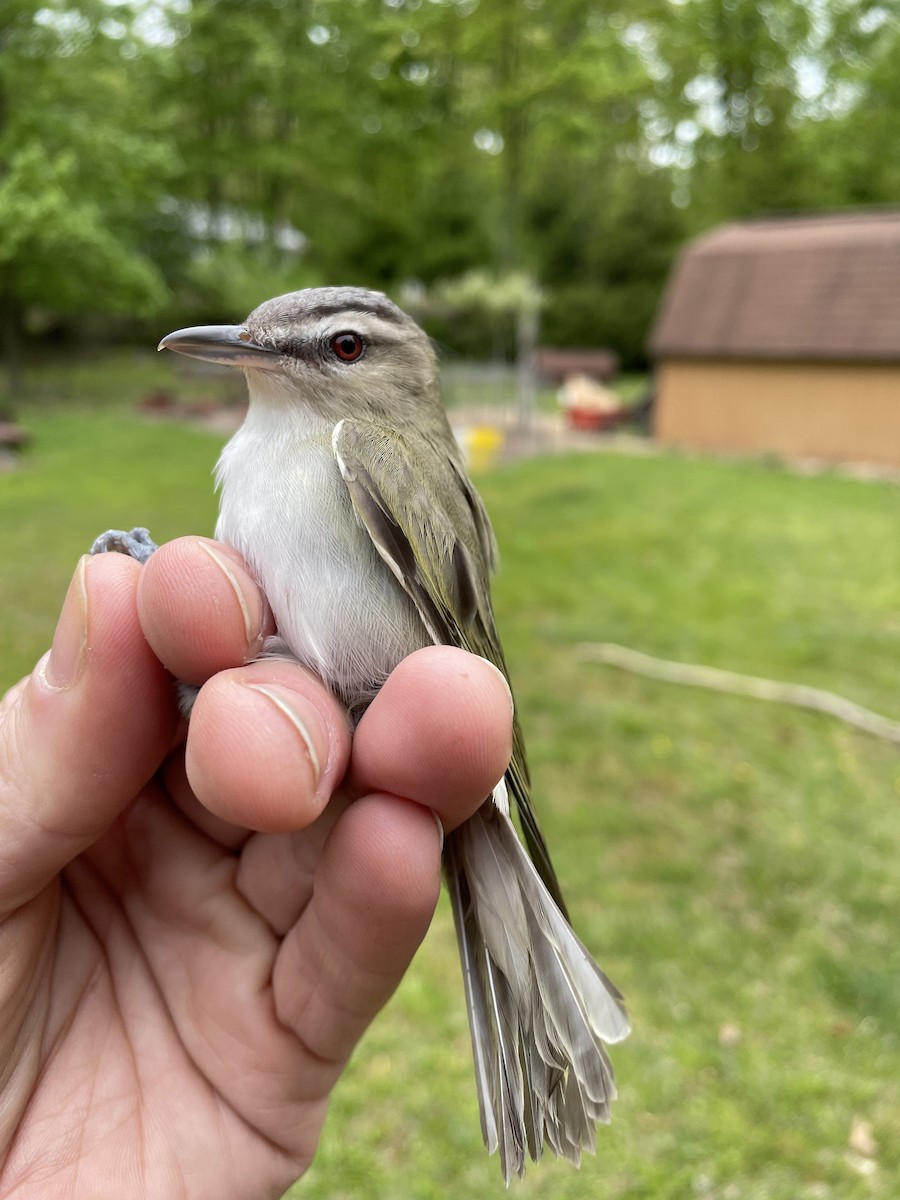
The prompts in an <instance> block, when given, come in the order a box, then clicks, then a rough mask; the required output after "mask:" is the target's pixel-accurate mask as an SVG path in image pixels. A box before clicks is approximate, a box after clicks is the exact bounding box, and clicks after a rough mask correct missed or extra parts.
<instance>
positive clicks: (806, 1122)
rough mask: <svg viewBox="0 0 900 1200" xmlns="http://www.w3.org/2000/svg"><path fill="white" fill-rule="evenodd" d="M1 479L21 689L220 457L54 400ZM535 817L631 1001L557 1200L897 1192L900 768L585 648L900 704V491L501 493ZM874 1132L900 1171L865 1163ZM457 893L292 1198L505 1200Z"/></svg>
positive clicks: (509, 627)
mask: <svg viewBox="0 0 900 1200" xmlns="http://www.w3.org/2000/svg"><path fill="white" fill-rule="evenodd" d="M25 423H26V424H27V425H28V426H29V428H31V429H32V431H33V432H34V434H35V442H34V445H33V447H32V448H31V450H30V451H29V453H28V455H27V457H26V460H25V463H24V466H23V469H22V470H21V471H19V472H17V473H15V474H11V475H7V476H3V477H0V561H2V562H3V564H4V567H3V571H2V573H0V612H2V622H0V673H2V680H3V682H4V683H8V682H11V681H12V680H13V679H14V678H15V677H16V676H17V675H19V674H20V673H21V672H23V671H24V670H26V669H27V667H28V666H29V665H30V664H31V662H33V660H34V658H35V657H36V656H37V655H38V654H39V653H40V652H42V651H43V650H44V649H45V647H46V645H47V644H48V642H49V639H50V635H51V630H52V622H53V617H54V614H55V612H56V611H57V609H58V606H59V603H60V600H61V599H62V596H63V594H64V591H65V587H66V584H67V581H68V577H69V574H70V572H71V569H72V566H73V563H74V559H75V556H76V555H77V553H79V552H80V551H81V550H82V549H84V548H85V547H86V546H87V544H88V543H89V542H90V540H91V538H92V537H93V536H94V534H95V533H97V532H98V531H100V530H101V529H104V528H106V527H108V526H110V525H122V526H126V527H128V526H130V525H132V524H135V523H146V524H148V525H149V526H150V527H151V529H152V530H153V532H154V533H155V534H156V535H157V536H158V537H160V538H169V537H172V536H175V535H177V534H180V533H186V532H203V533H208V532H209V531H210V530H211V528H212V525H213V520H214V500H213V497H212V484H211V480H210V470H211V467H212V465H213V463H214V460H215V458H216V455H217V452H218V445H217V443H216V442H215V440H214V439H211V438H209V437H208V436H205V435H203V434H200V433H197V432H194V431H191V430H189V429H184V428H179V427H176V426H172V425H153V424H145V423H141V422H139V421H137V420H135V419H134V418H132V417H130V416H128V415H127V414H124V413H121V412H119V411H116V409H115V408H114V407H111V408H108V409H106V410H104V411H94V412H89V411H83V412H74V411H62V410H60V409H55V408H50V407H48V408H44V409H41V408H32V409H30V410H29V411H27V412H26V413H25ZM479 482H480V486H481V488H482V491H483V494H484V496H485V499H486V501H487V503H488V507H489V508H490V510H491V512H492V514H493V517H494V520H495V524H496V527H497V533H498V537H499V540H500V544H501V549H502V566H501V572H500V575H499V577H498V580H497V584H496V589H495V595H496V607H497V612H498V618H499V621H500V625H501V629H502V631H503V633H504V640H505V643H506V647H507V651H508V656H509V658H510V661H511V667H512V671H513V677H514V684H515V687H516V692H517V696H518V700H519V705H520V708H521V712H522V719H523V724H524V726H525V731H526V736H527V739H528V742H529V746H530V752H531V762H532V767H533V772H534V776H535V785H536V794H537V798H538V803H539V805H540V808H541V810H542V812H543V814H544V822H545V826H546V831H547V834H548V839H549V841H550V844H551V847H552V848H553V850H554V854H555V858H556V860H557V866H558V870H559V874H560V876H561V878H562V879H563V881H564V883H565V885H566V887H567V891H568V894H569V895H570V898H571V899H570V903H571V908H572V911H573V915H574V919H575V921H576V923H577V926H578V929H579V932H580V933H581V935H582V937H583V939H584V940H585V941H586V943H587V944H588V946H590V947H591V948H592V949H593V950H594V951H595V952H596V954H597V956H598V958H599V959H600V961H601V962H602V964H603V965H604V967H605V968H606V969H607V970H608V971H609V973H610V974H611V975H612V977H613V978H614V979H615V980H616V982H617V983H618V984H619V985H620V987H621V988H622V989H623V991H624V992H625V993H626V996H627V999H628V1002H629V1006H630V1010H631V1014H632V1018H633V1024H634V1034H633V1035H632V1038H631V1039H630V1041H629V1042H627V1043H626V1044H624V1045H623V1046H620V1047H617V1048H616V1050H615V1053H614V1059H615V1064H616V1068H617V1072H618V1078H619V1083H620V1092H621V1099H620V1101H619V1103H618V1105H617V1106H616V1109H615V1116H614V1122H613V1125H612V1126H611V1128H609V1129H607V1130H601V1131H600V1135H599V1138H598V1142H599V1148H598V1154H597V1156H596V1158H592V1159H590V1160H588V1161H586V1162H585V1163H584V1165H583V1166H582V1168H581V1170H580V1171H578V1172H576V1171H573V1170H572V1168H571V1167H569V1166H568V1165H567V1164H565V1163H556V1162H546V1163H544V1164H542V1165H541V1166H540V1167H539V1168H537V1169H533V1170H531V1171H530V1172H529V1175H528V1178H527V1179H526V1181H525V1183H524V1185H522V1186H521V1187H519V1188H518V1189H515V1188H514V1189H513V1190H518V1194H520V1195H522V1196H523V1197H546V1198H550V1197H552V1198H553V1200H589V1198H590V1200H596V1198H597V1197H603V1198H607V1197H608V1198H619V1197H622V1198H625V1197H627V1198H628V1200H669V1198H671V1200H676V1198H677V1200H680V1198H683V1197H684V1198H687V1197H693V1198H696V1197H699V1198H701V1200H702V1198H704V1197H708V1198H710V1200H828V1198H832V1197H833V1198H834V1200H869V1198H871V1197H873V1196H876V1197H885V1198H888V1197H890V1198H891V1200H893V1198H894V1197H896V1196H898V1195H900V1044H898V1029H900V1022H898V1013H900V953H898V935H897V922H898V912H900V870H898V865H897V864H898V861H900V809H898V803H900V753H898V749H897V748H896V747H894V746H890V745H888V744H886V743H883V742H879V741H877V740H875V739H872V738H869V737H866V736H865V735H863V734H862V733H858V732H855V731H853V730H852V729H850V728H848V727H845V726H843V725H840V724H838V723H836V722H834V721H832V720H830V719H828V718H826V717H822V716H816V715H813V714H810V713H807V712H801V711H798V710H794V709H787V708H781V707H777V706H774V705H763V704H760V703H758V702H754V701H751V700H746V699H737V698H734V699H730V698H727V697H723V696H720V695H714V694H708V693H705V692H700V691H696V690H693V689H690V690H687V689H678V688H675V687H673V686H671V685H666V684H661V683H654V682H651V681H649V680H646V679H640V678H637V677H631V676H628V675H624V674H621V673H619V672H616V671H613V670H612V669H610V668H606V667H601V666H597V665H592V664H589V663H585V662H582V661H581V660H580V659H579V655H578V650H577V647H578V645H579V643H581V642H584V641H590V640H596V641H618V642H622V643H625V644H626V645H630V646H634V647H636V648H638V649H642V650H645V651H647V652H649V653H652V654H658V655H661V656H663V657H667V658H677V659H683V660H686V661H694V662H703V663H708V664H711V665H715V666H722V667H728V668H731V669H734V670H738V671H746V672H748V673H752V674H762V675H769V676H772V677H774V678H778V679H784V680H790V681H795V682H802V683H808V684H813V685H816V686H820V687H827V688H831V689H833V690H835V691H838V692H841V693H843V694H845V695H847V696H849V697H851V698H853V699H855V700H857V701H859V702H860V703H863V704H866V705H869V706H870V707H873V708H876V709H878V710H880V711H883V712H885V713H887V714H890V715H894V716H898V715H900V694H898V687H897V681H898V664H900V539H898V537H897V529H898V509H900V490H898V489H897V488H896V487H893V486H889V485H886V484H874V483H871V484H864V483H859V482H855V481H850V480H846V479H841V478H837V477H829V476H824V477H819V478H799V477H795V476H791V475H789V474H787V473H784V472H782V471H780V470H777V469H774V468H771V467H766V466H765V465H761V464H758V463H747V464H733V463H717V462H713V461H702V460H697V461H691V460H688V459H685V458H680V457H675V456H661V457H653V458H627V457H623V456H618V455H616V456H613V455H580V456H576V457H569V458H560V459H555V460H546V461H532V462H524V463H520V464H517V465H514V466H509V467H504V468H502V469H498V470H496V471H495V472H493V473H491V474H490V475H487V476H484V477H483V478H481V480H480V481H479ZM855 1120H856V1121H864V1122H867V1123H868V1124H869V1126H870V1127H871V1132H872V1135H873V1136H874V1139H875V1141H876V1142H877V1151H876V1153H875V1154H874V1155H871V1156H868V1157H867V1156H865V1155H861V1154H860V1153H859V1152H858V1151H856V1150H853V1149H852V1148H850V1147H849V1146H848V1138H849V1135H850V1130H851V1125H852V1124H853V1122H854V1121H855ZM503 1194H504V1189H503V1186H502V1183H501V1180H500V1174H499V1170H498V1167H497V1163H496V1161H493V1160H488V1159H487V1158H486V1156H485V1154H484V1152H483V1149H482V1146H481V1141H480V1135H479V1131H478V1117H477V1111H476V1105H475V1098H474V1090H473V1084H472V1068H471V1063H470V1058H469V1046H468V1032H467V1028H466V1018H465V1010H464V1002H463V995H462V988H461V984H460V979H459V967H458V962H457V959H456V949H455V944H454V939H453V932H452V928H451V923H450V919H449V913H448V911H447V907H446V905H445V904H443V903H442V906H441V909H440V911H439V914H438V918H437V920H436V922H435V925H434V928H433V930H432V932H431V934H430V935H429V937H428V939H427V941H426V943H425V945H424V947H423V949H422V951H421V953H420V955H419V956H418V958H417V959H416V962H415V963H414V965H413V968H412V970H411V971H410V973H409V975H408V977H407V979H406V981H405V982H404V984H403V985H402V987H401V989H400V991H399V993H398V995H397V996H396V998H395V999H394V1001H393V1002H392V1004H391V1005H390V1006H389V1008H388V1010H387V1011H386V1012H385V1013H384V1014H383V1015H382V1017H381V1018H380V1019H379V1020H378V1021H377V1022H376V1024H375V1026H374V1028H373V1030H372V1031H371V1034H370V1036H369V1037H368V1038H367V1039H366V1041H365V1042H364V1044H363V1046H362V1047H361V1049H360V1051H359V1053H358V1054H357V1056H356V1058H355V1060H354V1062H353V1064H352V1065H351V1068H350V1070H349V1072H348V1075H347V1077H346V1078H345V1080H344V1081H343V1082H342V1083H341V1085H340V1086H339V1088H338V1090H337V1092H336V1094H335V1097H334V1101H333V1104H332V1110H331V1115H330V1118H329V1121H328V1124H327V1128H326V1133H325V1138H324V1141H323V1145H322V1149H321V1153H320V1155H319V1158H318V1159H317V1161H316V1163H315V1165H314V1167H313V1169H312V1171H311V1172H310V1174H309V1175H308V1176H307V1178H306V1179H305V1180H304V1181H303V1182H302V1183H301V1184H300V1185H298V1187H297V1188H296V1190H295V1192H292V1193H291V1195H292V1196H294V1195H295V1196H297V1197H308V1198H310V1200H338V1198H341V1200H342V1198H345V1197H346V1198H350V1197H352V1198H353V1200H403V1198H405V1197H408V1198H416V1200H425V1198H431V1197H434V1198H435V1200H437V1198H441V1200H446V1198H448V1197H453V1198H454V1200H483V1198H484V1197H488V1196H496V1197H501V1196H502V1195H503Z"/></svg>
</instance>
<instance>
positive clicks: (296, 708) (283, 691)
mask: <svg viewBox="0 0 900 1200" xmlns="http://www.w3.org/2000/svg"><path fill="white" fill-rule="evenodd" d="M245 686H246V687H248V688H250V690H251V691H253V692H259V694H260V695H261V696H265V698H266V699H267V700H268V701H269V703H270V704H272V705H274V706H275V708H276V709H277V710H278V711H279V712H280V713H281V715H282V716H283V717H285V718H286V719H287V720H288V721H289V722H290V723H291V725H292V726H293V727H294V729H295V730H296V731H297V733H298V734H299V735H300V739H301V741H302V742H303V744H304V745H305V747H306V753H307V756H308V758H309V765H310V767H311V768H312V773H313V786H314V787H318V786H319V780H320V779H321V777H322V760H323V759H324V757H325V755H326V753H327V745H328V744H327V738H326V735H325V732H324V730H323V729H322V727H321V722H320V721H319V716H318V713H317V712H316V711H315V709H314V708H313V706H312V705H311V704H309V703H308V702H307V701H304V700H303V699H302V698H301V697H300V696H297V695H296V694H295V693H294V692H290V691H288V689H287V688H281V687H277V686H276V685H274V684H269V683H248V684H246V685H245ZM301 707H302V708H305V709H307V710H308V711H307V713H306V714H303V713H301V712H300V708H301ZM310 717H312V718H313V721H310V719H309V718H310ZM313 722H315V734H317V735H318V736H315V735H314V733H313V728H314V726H313Z"/></svg>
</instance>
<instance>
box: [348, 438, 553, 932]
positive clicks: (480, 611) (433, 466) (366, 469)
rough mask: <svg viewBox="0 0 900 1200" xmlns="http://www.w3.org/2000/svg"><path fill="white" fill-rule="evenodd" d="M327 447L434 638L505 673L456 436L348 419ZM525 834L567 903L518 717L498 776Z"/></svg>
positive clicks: (488, 541) (483, 542)
mask: <svg viewBox="0 0 900 1200" xmlns="http://www.w3.org/2000/svg"><path fill="white" fill-rule="evenodd" d="M332 447H333V450H334V455H335V458H336V460H337V463H338V466H339V468H340V471H341V476H342V478H343V480H344V483H345V484H346V487H347V491H348V493H349V495H350V499H351V501H352V503H353V507H354V510H355V512H356V515H357V517H358V519H359V521H360V523H361V524H362V526H363V528H364V529H365V530H366V532H367V533H368V535H369V537H370V538H371V539H372V544H373V545H374V547H375V549H376V550H377V552H378V554H379V555H380V556H381V558H382V559H383V560H384V562H385V563H386V564H387V566H388V568H389V569H390V571H391V572H392V573H393V575H394V577H395V578H396V580H397V582H398V584H399V585H400V587H401V588H403V590H404V591H405V592H406V593H407V595H408V596H409V597H410V598H411V599H412V601H413V603H414V604H415V606H416V608H417V610H418V612H419V615H420V616H421V618H422V622H423V624H424V625H425V628H426V629H427V630H428V633H429V636H430V637H431V638H432V640H433V641H434V642H435V643H436V644H438V645H448V646H460V647H461V648H462V649H464V650H468V651H470V652H471V653H473V654H478V655H481V657H482V658H487V659H489V660H490V661H491V662H493V663H494V664H495V665H496V666H497V667H499V668H500V670H501V671H503V673H504V675H506V676H507V678H508V677H509V673H508V671H507V669H506V662H505V660H504V657H503V650H502V648H501V646H500V639H499V637H498V635H497V630H496V626H495V624H494V615H493V611H492V609H491V599H490V585H489V578H490V573H491V571H492V570H493V569H494V566H495V565H496V559H497V550H496V544H495V541H494V534H493V531H492V529H491V525H490V521H489V519H488V516H487V513H486V511H485V509H484V505H483V504H482V501H481V498H480V496H479V495H478V493H477V492H476V491H475V489H474V487H473V486H472V484H471V482H470V481H469V479H468V476H467V475H466V473H465V469H464V467H463V465H462V461H461V459H460V457H459V456H458V454H457V453H456V447H455V445H454V444H452V443H450V444H449V445H448V444H447V443H446V441H445V440H444V439H435V440H429V439H427V438H425V437H421V438H417V439H416V444H415V448H414V449H413V446H411V444H410V441H409V439H406V438H404V437H403V436H402V435H401V434H399V433H398V432H397V431H396V430H394V429H390V428H387V427H385V426H383V425H379V424H377V423H376V422H373V421H365V420H354V419H349V418H348V419H346V420H343V421H340V422H339V423H338V424H337V425H336V426H335V429H334V434H333V437H332ZM506 783H507V789H508V791H509V793H510V795H511V798H512V800H513V802H514V804H515V808H516V811H517V813H518V816H519V821H520V823H521V827H522V832H523V835H524V837H525V842H526V844H527V846H528V850H529V852H530V854H531V857H532V859H533V860H534V863H535V865H536V867H537V868H538V871H539V872H540V875H541V877H542V879H543V880H544V883H545V884H546V885H547V888H548V890H549V891H550V893H551V895H552V896H553V898H554V900H555V901H556V903H557V904H558V905H559V907H560V909H561V911H562V912H563V913H564V914H565V913H566V907H565V903H564V901H563V899H562V895H561V892H560V887H559V881H558V879H557V877H556V872H555V871H554V869H553V864H552V863H551V861H550V855H549V852H548V850H547V844H546V842H545V841H544V837H543V834H542V833H541V830H540V826H539V825H538V821H537V817H536V815H535V812H534V809H533V807H532V804H531V798H530V780H529V776H528V766H527V763H526V759H525V746H524V742H523V740H522V734H521V730H520V728H519V723H518V720H517V719H516V720H515V721H514V727H513V754H512V760H511V762H510V765H509V769H508V771H507V774H506Z"/></svg>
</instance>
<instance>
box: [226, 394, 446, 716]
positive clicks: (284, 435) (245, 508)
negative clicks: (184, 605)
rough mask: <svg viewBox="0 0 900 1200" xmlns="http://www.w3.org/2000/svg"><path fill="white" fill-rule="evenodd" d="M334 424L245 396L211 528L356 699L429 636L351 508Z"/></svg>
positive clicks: (321, 666) (290, 634)
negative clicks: (246, 406) (245, 404)
mask: <svg viewBox="0 0 900 1200" xmlns="http://www.w3.org/2000/svg"><path fill="white" fill-rule="evenodd" d="M331 435H332V426H331V424H330V423H328V422H325V421H322V420H319V419H316V418H309V417H307V418H305V419H304V420H302V421H301V420H298V414H297V412H296V410H293V411H291V410H287V409H285V408H284V407H283V406H278V407H273V406H271V405H268V404H266V405H256V404H254V405H252V406H251V409H250V412H249V414H248V416H247V419H246V421H245V422H244V424H243V426H242V427H241V429H239V430H238V432H237V433H236V434H235V436H234V437H233V438H232V439H231V441H230V442H229V443H228V445H227V446H226V447H225V449H224V450H223V451H222V456H221V458H220V459H219V464H218V467H217V468H216V476H217V480H218V483H219V488H220V491H221V500H220V505H219V520H218V523H217V525H216V537H217V538H219V539H220V540H221V541H223V542H226V543H227V544H228V545H231V546H234V547H235V549H236V550H239V551H240V553H241V554H242V555H243V556H244V558H246V560H247V562H248V563H249V564H250V566H251V568H252V569H253V571H254V573H255V574H256V576H257V578H258V580H259V582H260V584H261V585H262V589H263V591H264V592H265V594H266V596H267V597H268V600H269V603H270V605H271V606H272V611H273V613H274V615H275V620H276V622H277V624H278V632H279V634H280V636H281V638H282V639H283V641H284V642H285V643H286V645H287V647H288V648H289V650H290V651H291V653H292V654H293V655H294V656H295V657H296V658H297V659H298V660H299V661H300V662H302V663H304V664H306V665H307V666H309V667H311V668H312V669H313V670H315V671H316V672H317V673H318V674H319V675H321V677H322V678H323V679H324V680H325V681H326V682H327V683H328V684H329V685H330V686H331V687H332V688H333V689H334V690H335V692H336V693H337V694H338V695H340V696H341V697H342V698H343V699H344V700H345V701H346V702H347V703H348V704H350V705H354V704H359V703H364V702H367V701H368V700H370V699H371V698H372V696H373V695H374V693H375V692H376V691H377V690H378V688H379V687H380V686H381V684H382V683H383V682H384V680H385V679H386V678H387V676H388V675H389V674H390V672H391V671H392V670H393V668H394V667H395V666H396V665H397V663H398V662H399V661H400V660H401V659H402V658H405V657H406V655H407V654H410V653H411V652H412V651H413V650H416V649H418V648H419V647H421V646H425V645H427V644H428V643H429V640H430V639H429V637H428V634H427V632H426V631H425V628H424V626H423V625H422V622H421V620H420V618H419V616H418V613H417V612H416V609H415V606H414V605H413V603H412V601H411V600H410V599H409V597H408V596H407V595H406V593H405V592H403V591H402V589H401V588H400V586H399V584H398V583H397V581H396V580H395V579H394V577H393V576H392V575H391V573H390V571H389V570H388V568H387V567H386V566H385V564H384V563H383V562H382V560H381V559H380V558H379V556H378V554H377V552H376V551H375V549H374V547H373V546H372V543H371V540H370V539H369V536H368V534H367V533H366V532H365V530H364V529H363V527H362V525H361V524H360V522H359V521H358V520H357V517H356V514H355V512H354V510H353V506H352V504H351V501H350V497H349V494H348V492H347V489H346V487H345V485H344V482H343V480H342V479H341V475H340V470H339V468H338V466H337V462H336V460H335V457H334V454H333V451H332V448H331Z"/></svg>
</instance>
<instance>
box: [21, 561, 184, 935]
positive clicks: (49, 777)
mask: <svg viewBox="0 0 900 1200" xmlns="http://www.w3.org/2000/svg"><path fill="white" fill-rule="evenodd" d="M139 571H140V567H139V566H138V564H137V563H135V562H134V561H133V560H131V559H128V558H125V557H123V556H121V555H118V554H106V555H102V556H99V557H97V558H88V557H85V558H82V559H81V561H80V562H79V564H78V567H77V569H76V571H75V575H74V577H73V579H72V582H71V584H70V586H69V591H68V593H67V595H66V600H65V603H64V605H63V610H62V614H61V616H60V619H59V624H58V626H57V629H56V633H55V635H54V638H53V648H52V650H51V651H50V652H49V653H48V654H47V655H45V656H44V658H42V659H41V661H40V662H39V663H38V665H37V667H35V669H34V671H33V673H32V674H31V676H30V677H29V678H28V679H27V680H25V681H23V682H22V683H21V684H20V685H18V686H17V687H16V688H14V689H13V691H12V692H11V693H10V694H9V695H8V696H7V699H6V701H5V702H4V704H3V707H2V708H0V826H2V828H3V854H2V858H0V914H2V913H7V912H10V911H12V910H14V909H15V908H17V907H18V906H20V905H21V904H24V903H26V902H27V901H28V900H30V899H31V898H32V897H33V896H35V895H36V894H37V893H38V892H39V891H41V890H42V889H43V888H44V887H45V886H46V885H47V883H49V882H50V880H51V879H52V878H53V877H54V876H55V875H56V874H57V873H58V872H59V871H60V869H61V868H62V867H63V866H65V865H66V863H68V862H70V861H71V860H72V859H73V858H74V857H75V856H76V855H77V854H79V853H81V851H82V850H84V849H85V848H86V847H87V846H89V845H90V844H91V843H92V842H94V841H95V840H96V839H97V838H98V837H99V836H100V835H101V834H102V833H103V832H104V831H105V830H106V829H107V828H108V826H109V825H110V823H111V822H112V821H113V820H114V819H115V817H116V816H117V815H118V813H119V812H120V811H121V810H122V809H123V808H124V807H125V805H126V804H127V803H128V802H129V801H130V800H131V799H132V798H133V797H134V796H135V795H136V793H137V792H138V791H139V790H140V788H141V787H142V786H143V785H144V783H146V782H147V780H148V779H149V778H150V776H151V775H152V774H153V772H154V771H155V770H156V768H157V767H158V765H159V763H160V761H161V759H162V757H163V755H164V754H165V753H166V751H167V750H168V748H169V745H170V744H171V738H172V735H173V732H174V729H175V724H176V721H177V711H176V706H175V703H174V698H173V691H172V682H171V679H170V677H169V676H168V675H167V674H166V672H165V670H164V669H163V667H162V666H161V665H160V663H159V662H158V661H157V659H156V658H155V657H154V655H153V653H152V651H151V650H150V647H149V646H148V645H147V643H146V641H145V640H144V637H143V634H142V633H141V629H140V625H139V623H138V619H137V608H136V599H135V597H136V590H137V581H138V575H139Z"/></svg>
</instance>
